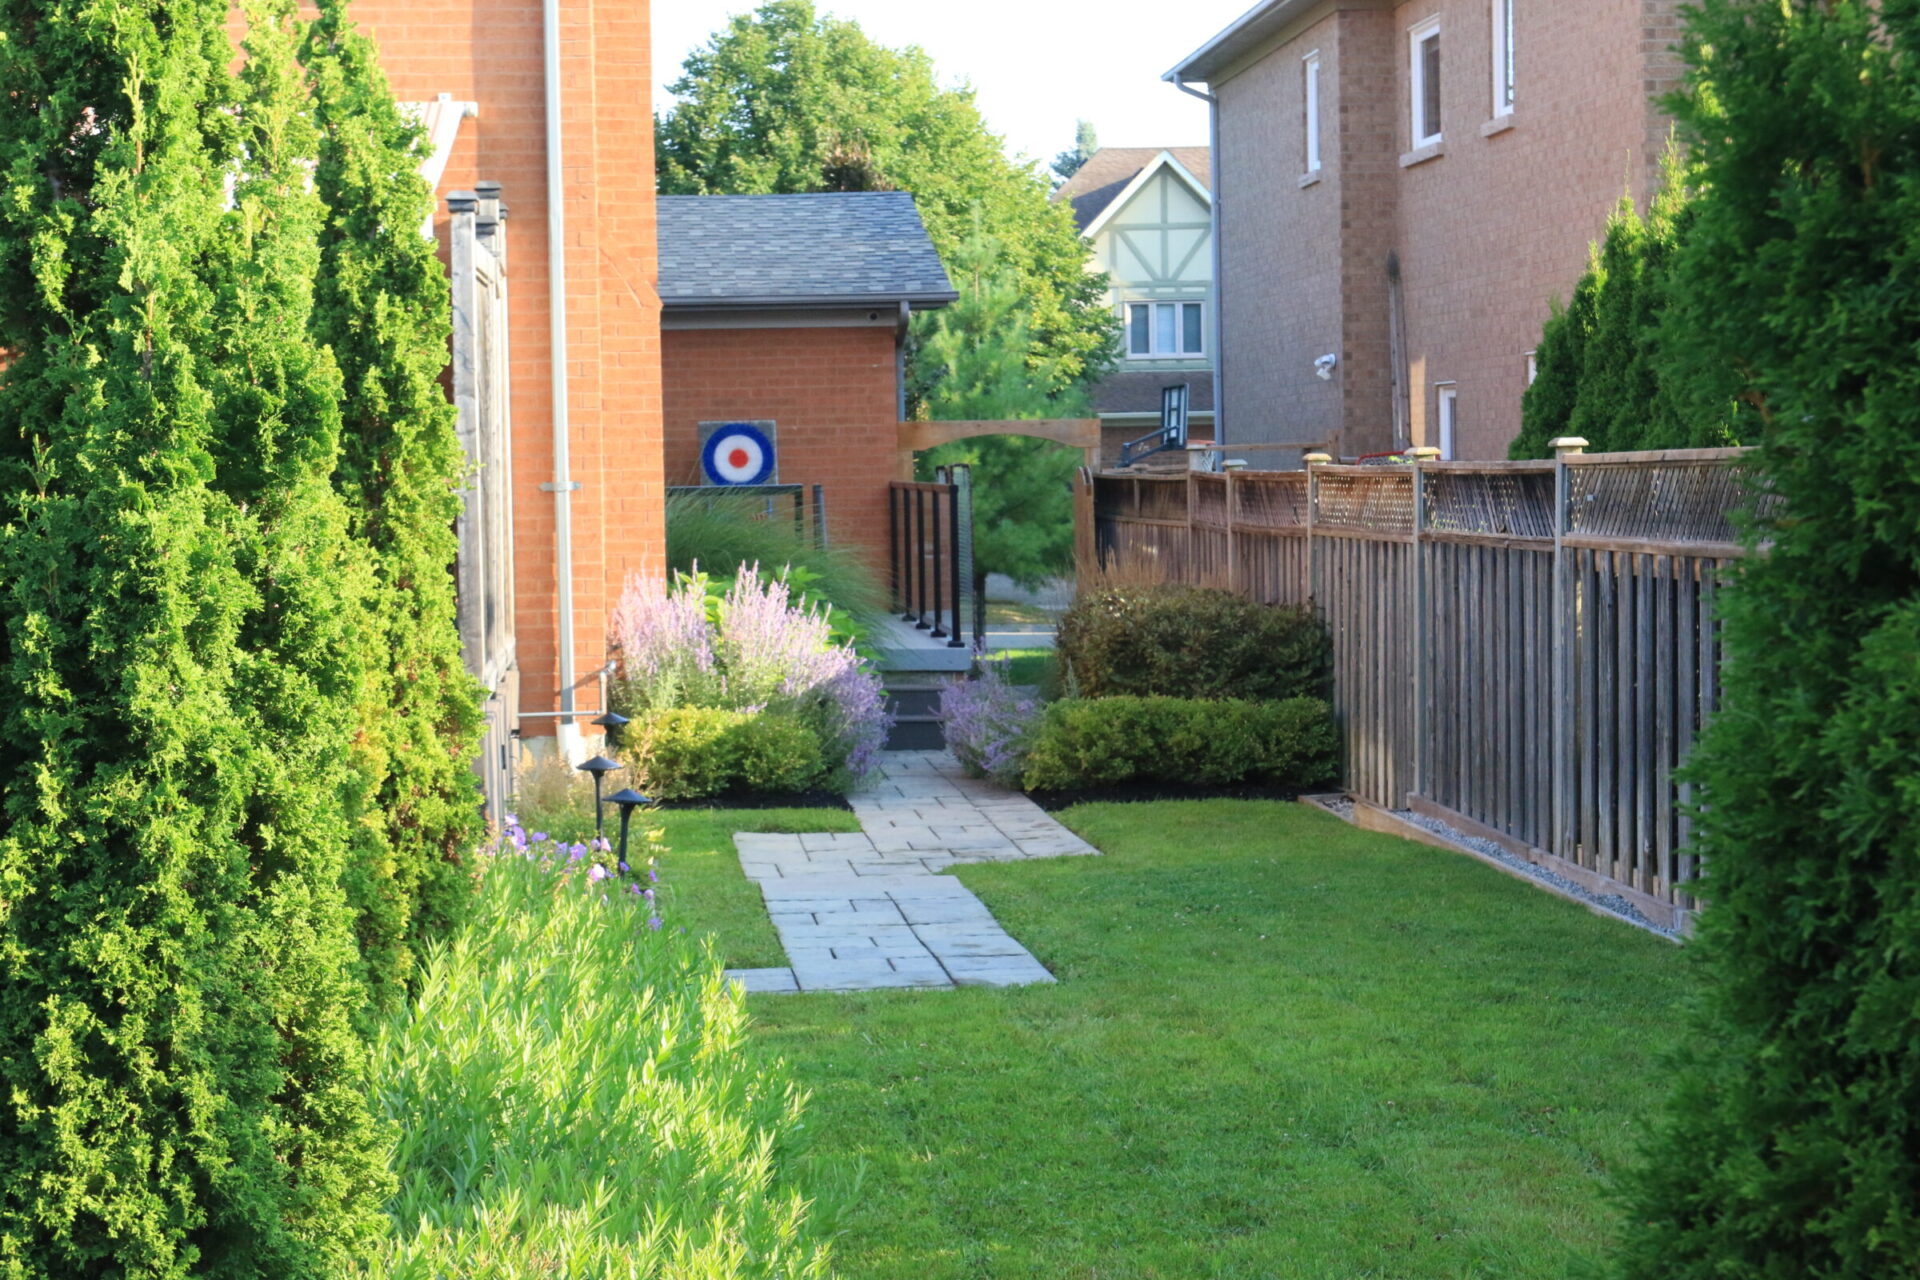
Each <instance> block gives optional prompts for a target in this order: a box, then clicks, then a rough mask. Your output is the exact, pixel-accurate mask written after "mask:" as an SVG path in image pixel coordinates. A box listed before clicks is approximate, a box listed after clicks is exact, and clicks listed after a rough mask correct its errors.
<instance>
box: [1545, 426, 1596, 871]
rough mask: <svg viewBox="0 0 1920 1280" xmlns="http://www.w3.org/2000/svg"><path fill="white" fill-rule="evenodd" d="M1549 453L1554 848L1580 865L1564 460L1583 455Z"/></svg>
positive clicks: (1574, 612)
mask: <svg viewBox="0 0 1920 1280" xmlns="http://www.w3.org/2000/svg"><path fill="white" fill-rule="evenodd" d="M1549 447H1550V448H1551V449H1552V450H1553V457H1554V467H1553V671H1552V676H1551V685H1550V688H1551V689H1552V694H1551V696H1552V699H1553V765H1552V767H1553V834H1552V840H1553V848H1552V850H1551V852H1552V853H1554V854H1555V855H1556V856H1558V857H1561V858H1565V859H1566V860H1567V861H1569V862H1578V861H1579V854H1580V850H1579V838H1578V836H1577V835H1576V834H1575V824H1576V822H1577V816H1576V815H1577V808H1578V798H1577V797H1578V791H1577V773H1576V771H1577V769H1578V761H1577V760H1576V759H1575V757H1574V750H1573V748H1574V741H1573V736H1574V734H1575V733H1576V732H1578V731H1579V726H1578V724H1577V723H1576V717H1575V716H1574V698H1575V696H1576V693H1577V691H1576V689H1575V688H1574V678H1573V666H1574V658H1575V645H1576V644H1577V642H1578V636H1579V626H1580V617H1579V612H1578V606H1579V599H1578V592H1577V591H1576V589H1575V584H1574V574H1573V565H1572V564H1571V563H1569V561H1568V556H1567V546H1566V538H1567V534H1568V533H1570V532H1571V531H1572V529H1571V525H1570V523H1569V520H1568V505H1569V501H1570V494H1571V487H1570V485H1569V484H1568V481H1567V459H1568V458H1570V457H1572V456H1573V455H1575V454H1577V453H1582V452H1584V451H1585V450H1586V447H1587V442H1586V441H1585V440H1583V439H1581V438H1580V437H1579V436H1561V437H1560V438H1559V439H1556V440H1553V441H1550V442H1549Z"/></svg>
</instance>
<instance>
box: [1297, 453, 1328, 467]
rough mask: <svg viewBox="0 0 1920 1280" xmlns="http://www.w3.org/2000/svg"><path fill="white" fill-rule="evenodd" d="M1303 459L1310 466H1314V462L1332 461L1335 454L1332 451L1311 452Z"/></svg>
mask: <svg viewBox="0 0 1920 1280" xmlns="http://www.w3.org/2000/svg"><path fill="white" fill-rule="evenodd" d="M1301 461H1302V462H1304V463H1306V464H1307V465H1308V466H1313V465H1314V464H1316V463H1320V462H1332V461H1333V455H1332V454H1330V453H1310V454H1308V455H1307V456H1306V457H1304V458H1302V459H1301Z"/></svg>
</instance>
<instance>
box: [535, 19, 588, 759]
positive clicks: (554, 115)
mask: <svg viewBox="0 0 1920 1280" xmlns="http://www.w3.org/2000/svg"><path fill="white" fill-rule="evenodd" d="M540 7H541V19H542V27H543V35H544V37H545V43H546V51H545V52H546V81H547V86H546V87H547V292H548V297H547V316H548V322H549V329H550V334H551V336H550V339H549V341H550V345H551V347H552V357H553V369H552V379H553V480H552V482H551V483H549V484H543V485H541V486H540V487H541V488H542V489H545V490H547V491H548V492H549V493H551V494H553V538H554V552H555V559H556V564H555V571H556V572H557V573H558V575H559V580H558V582H557V584H556V587H557V595H558V604H559V614H560V618H559V622H560V636H559V642H560V711H561V715H560V725H559V736H560V744H559V745H560V750H561V752H562V753H563V754H564V755H565V756H566V757H567V758H568V759H569V760H571V761H577V760H580V759H582V758H584V756H583V747H584V744H583V742H582V740H581V736H580V727H579V726H578V725H577V724H575V723H574V722H573V720H572V719H571V718H569V715H568V713H570V712H572V711H573V710H574V709H575V707H574V691H573V684H574V671H573V493H574V490H576V489H578V488H579V487H580V486H579V485H578V484H575V483H574V480H573V468H572V454H571V449H570V447H569V443H570V442H569V439H568V420H567V212H566V209H567V206H566V187H565V177H566V166H565V164H564V159H565V157H564V155H563V154H562V151H561V138H562V129H563V121H562V120H561V117H560V0H541V6H540Z"/></svg>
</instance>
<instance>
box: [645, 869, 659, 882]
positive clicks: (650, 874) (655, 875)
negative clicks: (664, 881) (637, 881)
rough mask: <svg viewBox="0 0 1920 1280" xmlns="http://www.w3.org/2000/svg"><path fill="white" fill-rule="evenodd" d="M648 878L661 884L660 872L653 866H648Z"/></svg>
mask: <svg viewBox="0 0 1920 1280" xmlns="http://www.w3.org/2000/svg"><path fill="white" fill-rule="evenodd" d="M647 879H649V880H651V881H653V882H654V883H655V884H659V883H660V873H659V872H658V871H656V870H654V869H653V868H652V867H648V868H647Z"/></svg>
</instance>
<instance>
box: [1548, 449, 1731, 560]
mask: <svg viewBox="0 0 1920 1280" xmlns="http://www.w3.org/2000/svg"><path fill="white" fill-rule="evenodd" d="M1567 487H1568V492H1567V532H1568V533H1572V534H1579V535H1581V536H1583V537H1595V538H1622V539H1628V540H1633V541H1640V542H1712V543H1731V542H1737V541H1738V540H1739V532H1738V530H1737V528H1736V526H1735V523H1734V521H1735V515H1736V513H1737V512H1738V511H1739V510H1740V509H1741V508H1742V507H1743V506H1745V505H1747V503H1748V501H1749V499H1750V494H1749V491H1748V489H1747V487H1746V484H1745V482H1744V480H1743V478H1742V469H1741V468H1739V467H1736V466H1733V465H1731V464H1729V463H1727V462H1722V461H1709V462H1660V463H1644V462H1634V463H1618V464H1612V463H1592V464H1582V465H1579V466H1572V467H1569V468H1567Z"/></svg>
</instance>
